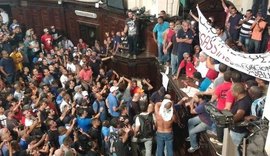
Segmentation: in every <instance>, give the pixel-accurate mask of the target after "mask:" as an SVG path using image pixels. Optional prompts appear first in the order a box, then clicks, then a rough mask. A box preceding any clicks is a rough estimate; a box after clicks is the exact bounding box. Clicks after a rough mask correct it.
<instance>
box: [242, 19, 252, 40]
mask: <svg viewBox="0 0 270 156" xmlns="http://www.w3.org/2000/svg"><path fill="white" fill-rule="evenodd" d="M242 20H244V19H242ZM254 22H255V17H254V16H252V17H251V19H250V20H248V21H245V22H244V23H243V24H242V26H241V30H240V36H244V37H250V35H251V26H252V24H253V23H254Z"/></svg>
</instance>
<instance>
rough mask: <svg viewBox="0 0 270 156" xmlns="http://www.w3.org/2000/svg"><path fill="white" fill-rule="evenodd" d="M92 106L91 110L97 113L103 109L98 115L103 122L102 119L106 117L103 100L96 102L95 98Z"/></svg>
mask: <svg viewBox="0 0 270 156" xmlns="http://www.w3.org/2000/svg"><path fill="white" fill-rule="evenodd" d="M98 105H99V106H98ZM92 107H93V110H94V112H95V113H98V112H99V110H100V109H101V108H102V109H103V111H102V112H100V116H99V119H100V121H101V122H103V121H104V120H106V119H107V113H106V107H105V102H104V101H103V100H102V101H99V102H97V100H96V101H95V102H94V103H93V105H92Z"/></svg>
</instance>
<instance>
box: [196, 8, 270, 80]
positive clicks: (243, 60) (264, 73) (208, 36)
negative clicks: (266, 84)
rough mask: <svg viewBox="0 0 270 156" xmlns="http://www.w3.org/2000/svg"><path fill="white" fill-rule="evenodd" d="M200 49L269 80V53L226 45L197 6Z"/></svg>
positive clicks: (240, 69)
mask: <svg viewBox="0 0 270 156" xmlns="http://www.w3.org/2000/svg"><path fill="white" fill-rule="evenodd" d="M197 10H198V14H199V30H200V34H199V37H200V46H201V48H202V51H203V52H205V53H206V54H207V55H209V56H211V57H213V58H214V59H216V60H218V61H219V62H221V63H224V64H226V65H228V66H230V67H232V68H234V69H236V70H239V71H241V72H243V73H246V74H249V75H251V76H254V77H258V78H260V79H264V80H267V81H270V53H263V54H246V53H244V52H237V51H234V50H233V49H231V48H230V47H229V46H227V45H226V44H225V43H224V42H223V41H222V40H221V38H220V37H218V36H217V34H216V30H215V29H214V28H212V27H211V26H210V25H209V24H208V23H207V20H206V18H205V17H204V16H203V14H202V13H201V11H200V9H199V8H198V7H197Z"/></svg>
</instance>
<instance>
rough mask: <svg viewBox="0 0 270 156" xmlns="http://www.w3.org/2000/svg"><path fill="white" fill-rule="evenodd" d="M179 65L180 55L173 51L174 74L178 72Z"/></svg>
mask: <svg viewBox="0 0 270 156" xmlns="http://www.w3.org/2000/svg"><path fill="white" fill-rule="evenodd" d="M178 66H179V60H178V56H177V55H175V54H173V53H172V54H171V67H172V75H174V74H176V72H177V69H178Z"/></svg>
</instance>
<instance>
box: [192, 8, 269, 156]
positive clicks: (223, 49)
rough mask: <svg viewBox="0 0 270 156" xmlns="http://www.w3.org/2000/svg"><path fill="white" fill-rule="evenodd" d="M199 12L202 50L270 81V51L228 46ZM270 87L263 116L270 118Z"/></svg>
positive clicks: (267, 144) (220, 60)
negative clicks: (239, 48) (236, 48)
mask: <svg viewBox="0 0 270 156" xmlns="http://www.w3.org/2000/svg"><path fill="white" fill-rule="evenodd" d="M197 10H198V14H199V31H200V34H199V38H200V46H201V48H202V51H203V52H205V53H206V54H207V55H209V56H210V57H213V58H214V59H216V60H218V61H219V62H221V63H224V64H226V65H227V66H230V67H232V68H234V69H236V70H239V71H241V72H243V73H246V74H248V75H251V76H254V77H258V78H260V79H264V80H266V81H270V53H263V54H246V53H243V52H237V51H234V50H233V49H231V48H230V47H228V46H227V45H226V44H225V43H224V42H223V41H222V40H221V38H219V37H217V34H216V30H215V29H214V28H212V27H211V26H210V25H209V24H208V23H207V20H206V19H205V17H204V16H203V14H202V13H201V11H200V9H199V8H198V7H197ZM269 112H270V87H268V92H267V95H266V102H265V108H264V113H263V117H265V118H267V119H268V120H270V113H269ZM269 125H270V124H269ZM269 134H270V131H269V130H268V136H267V139H266V146H265V150H266V152H267V154H268V155H270V146H269V145H270V135H269Z"/></svg>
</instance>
